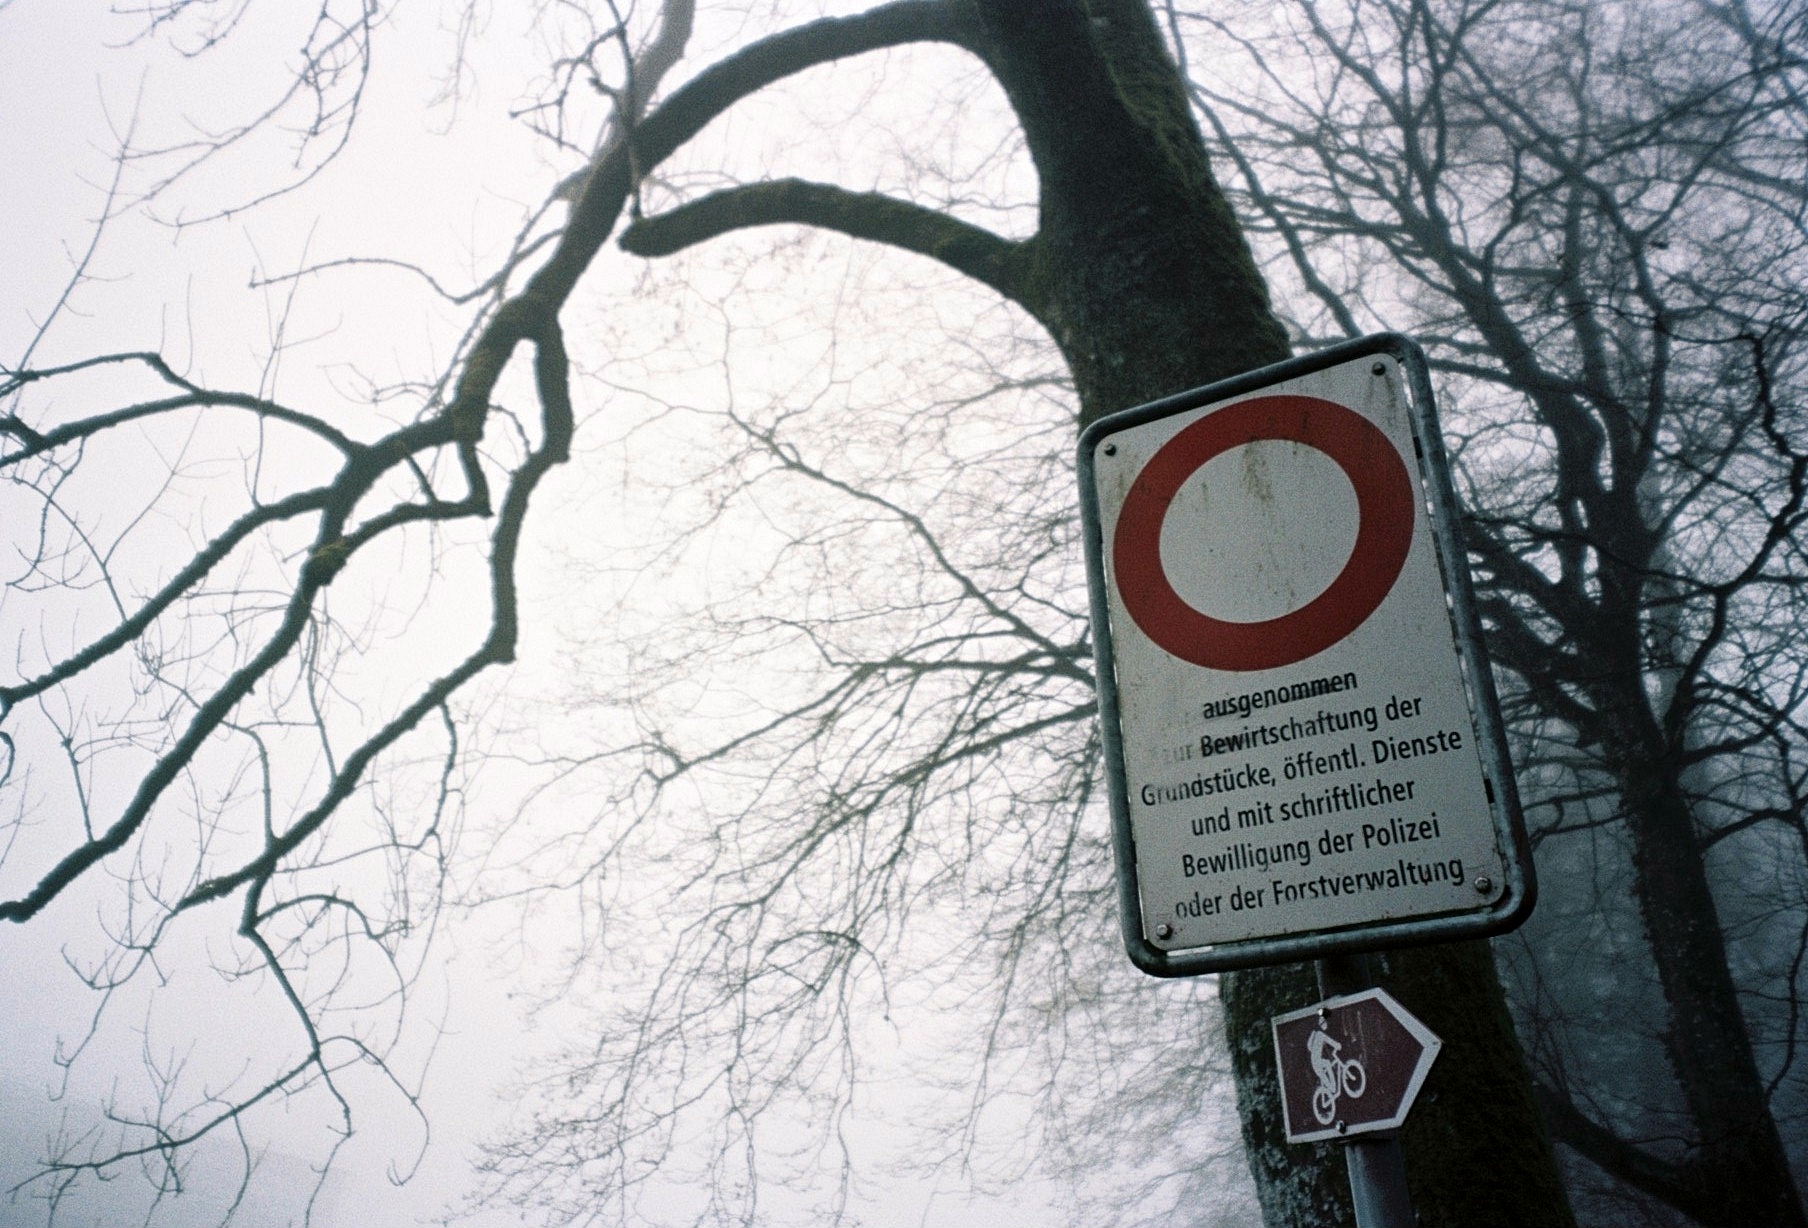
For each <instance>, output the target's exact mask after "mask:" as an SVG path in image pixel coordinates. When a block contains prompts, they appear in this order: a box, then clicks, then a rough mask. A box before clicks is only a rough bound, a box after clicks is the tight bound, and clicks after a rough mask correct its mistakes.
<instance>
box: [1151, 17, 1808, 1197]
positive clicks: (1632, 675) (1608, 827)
mask: <svg viewBox="0 0 1808 1228" xmlns="http://www.w3.org/2000/svg"><path fill="white" fill-rule="evenodd" d="M1168 15H1169V17H1170V20H1171V23H1172V25H1173V28H1174V29H1176V30H1177V31H1179V32H1180V34H1181V36H1182V37H1183V39H1185V40H1191V42H1192V45H1193V46H1194V47H1195V48H1197V49H1200V50H1198V51H1196V54H1202V53H1203V49H1204V48H1213V49H1221V48H1222V47H1223V46H1224V45H1225V43H1226V41H1227V40H1229V41H1231V42H1234V43H1235V44H1236V45H1238V46H1239V47H1240V48H1241V49H1242V50H1243V52H1244V53H1245V54H1246V56H1247V57H1248V62H1249V63H1250V64H1251V65H1252V66H1253V67H1254V69H1255V70H1256V75H1255V76H1254V77H1253V78H1252V79H1251V80H1250V83H1249V84H1248V87H1247V88H1227V87H1225V86H1223V85H1221V84H1218V83H1217V82H1215V81H1213V80H1211V79H1207V78H1205V77H1199V78H1197V81H1196V87H1195V88H1196V97H1197V98H1198V99H1199V102H1200V105H1201V106H1202V108H1203V110H1204V113H1205V114H1206V115H1207V116H1208V117H1209V118H1210V119H1211V121H1212V123H1213V124H1214V126H1215V128H1216V131H1217V134H1218V136H1219V137H1220V138H1221V140H1222V141H1223V142H1224V145H1223V148H1224V150H1225V152H1226V154H1227V156H1229V157H1230V158H1232V159H1233V160H1234V161H1235V163H1236V165H1237V168H1238V172H1239V175H1238V182H1239V186H1240V188H1241V194H1242V200H1243V201H1244V203H1245V205H1246V208H1247V211H1248V214H1249V216H1251V217H1252V218H1259V219H1261V222H1260V223H1259V225H1260V228H1261V229H1262V230H1263V232H1264V233H1265V234H1266V235H1267V236H1269V237H1270V238H1271V240H1272V243H1273V246H1272V249H1271V250H1272V251H1273V252H1274V260H1275V267H1276V268H1277V269H1281V268H1285V269H1287V270H1289V273H1290V280H1291V281H1292V282H1293V284H1294V285H1295V286H1296V287H1298V289H1299V291H1300V293H1299V294H1298V295H1297V296H1296V297H1294V298H1292V299H1290V300H1289V302H1290V303H1293V304H1296V305H1297V309H1298V310H1299V312H1300V315H1299V317H1298V320H1299V327H1300V328H1301V329H1302V331H1303V332H1304V333H1306V334H1307V335H1309V336H1315V337H1323V336H1340V335H1354V334H1355V333H1357V332H1359V331H1362V330H1365V329H1373V328H1375V327H1377V326H1389V327H1395V328H1400V329H1403V330H1407V331H1411V332H1413V333H1415V334H1416V335H1417V336H1419V337H1420V338H1421V339H1422V340H1424V341H1425V342H1426V343H1427V344H1428V345H1429V346H1430V347H1431V349H1432V353H1433V355H1434V363H1435V365H1436V367H1437V368H1438V369H1439V370H1440V371H1441V372H1443V373H1444V376H1445V387H1446V389H1447V411H1446V420H1447V422H1448V423H1450V424H1451V425H1452V426H1453V427H1454V428H1455V430H1456V432H1457V434H1458V436H1459V440H1460V444H1459V447H1458V449H1457V457H1458V465H1459V469H1460V472H1461V474H1462V480H1463V482H1464V484H1465V486H1466V491H1465V494H1466V497H1467V502H1468V504H1469V506H1470V507H1471V508H1472V509H1473V514H1472V518H1471V520H1470V523H1469V543H1470V548H1471V550H1472V552H1473V556H1474V559H1475V562H1476V566H1477V581H1478V590H1479V592H1480V594H1481V600H1482V602H1483V612H1484V618H1485V621H1486V623H1487V627H1488V634H1489V639H1490V645H1491V648H1492V651H1493V654H1494V659H1495V662H1496V665H1497V667H1498V669H1499V671H1500V673H1501V678H1502V683H1503V688H1504V690H1505V693H1506V694H1507V695H1508V697H1509V698H1508V700H1507V703H1508V706H1509V709H1510V717H1511V719H1512V721H1513V723H1514V726H1515V729H1516V731H1517V734H1518V737H1519V744H1520V758H1521V768H1522V772H1523V774H1524V775H1523V779H1524V781H1525V784H1526V788H1525V792H1526V794H1527V796H1528V798H1529V799H1530V800H1531V802H1532V803H1533V806H1532V815H1533V818H1534V821H1535V824H1536V835H1535V838H1536V840H1537V842H1538V846H1539V859H1540V868H1541V872H1542V877H1543V878H1544V880H1545V882H1546V884H1547V887H1546V892H1545V903H1544V905H1543V906H1542V907H1543V910H1544V915H1543V918H1542V923H1541V924H1538V925H1536V926H1534V927H1533V929H1532V930H1531V931H1530V932H1531V934H1532V937H1531V939H1530V940H1529V941H1526V942H1523V943H1521V944H1518V945H1516V946H1515V947H1514V948H1513V950H1514V952H1515V954H1514V957H1513V965H1514V969H1515V977H1516V979H1517V993H1518V998H1519V1001H1518V1006H1519V1009H1520V1011H1521V1013H1522V1017H1523V1018H1524V1020H1525V1023H1526V1026H1527V1028H1528V1029H1529V1033H1528V1035H1529V1038H1530V1043H1531V1047H1532V1050H1533V1053H1534V1055H1535V1057H1536V1059H1537V1065H1538V1070H1539V1076H1540V1084H1539V1094H1540V1099H1541V1103H1542V1104H1543V1106H1544V1109H1545V1113H1546V1117H1547V1120H1548V1121H1549V1122H1550V1123H1551V1126H1552V1128H1553V1130H1554V1131H1555V1132H1556V1135H1557V1137H1558V1138H1559V1139H1561V1140H1562V1142H1563V1143H1564V1144H1566V1145H1567V1146H1568V1147H1569V1148H1572V1149H1573V1151H1574V1153H1575V1154H1576V1155H1578V1156H1581V1157H1584V1158H1585V1159H1586V1160H1587V1161H1589V1163H1590V1164H1592V1165H1594V1166H1598V1169H1599V1170H1600V1171H1602V1172H1604V1173H1606V1174H1609V1175H1611V1176H1612V1177H1613V1178H1615V1179H1617V1181H1619V1182H1622V1183H1624V1186H1625V1187H1630V1188H1631V1189H1634V1190H1637V1191H1639V1192H1640V1193H1641V1194H1643V1195H1645V1196H1647V1198H1649V1199H1651V1200H1655V1201H1657V1202H1659V1203H1663V1204H1668V1205H1669V1206H1670V1207H1672V1208H1675V1209H1676V1210H1679V1211H1681V1212H1683V1213H1685V1214H1686V1215H1687V1216H1689V1217H1691V1218H1692V1219H1694V1220H1696V1221H1698V1222H1701V1223H1704V1224H1728V1225H1731V1224H1749V1223H1767V1224H1768V1223H1775V1224H1782V1223H1800V1222H1802V1207H1801V1197H1800V1194H1799V1189H1798V1185H1797V1182H1798V1180H1799V1177H1800V1174H1799V1173H1793V1172H1792V1171H1791V1165H1790V1162H1789V1155H1790V1153H1791V1152H1792V1151H1793V1152H1794V1153H1795V1154H1797V1155H1799V1154H1800V1139H1801V1114H1802V1112H1803V1108H1804V1105H1803V1079H1802V1072H1801V1067H1800V1065H1799V1061H1798V1057H1797V1050H1798V1047H1799V1044H1800V1041H1801V1039H1802V1032H1801V1021H1800V1010H1799V1006H1800V1003H1801V1001H1802V993H1803V984H1802V980H1801V972H1802V964H1803V958H1804V954H1805V953H1808V948H1805V947H1804V945H1803V944H1804V938H1805V936H1808V929H1805V928H1804V924H1805V922H1808V913H1805V911H1804V904H1805V902H1808V901H1805V897H1804V894H1803V884H1804V882H1805V881H1808V874H1805V873H1804V870H1805V869H1808V862H1805V861H1804V853H1805V851H1808V845H1805V844H1804V836H1805V835H1808V829H1805V828H1804V827H1803V821H1802V812H1803V801H1804V798H1803V794H1802V787H1803V776H1802V772H1801V768H1800V759H1801V756H1802V751H1803V741H1802V739H1803V734H1804V725H1803V720H1802V700H1803V690H1802V686H1803V681H1802V680H1803V674H1802V662H1803V654H1804V647H1805V641H1804V622H1803V618H1804V610H1803V607H1802V605H1801V601H1800V593H1801V591H1802V583H1803V575H1804V572H1803V563H1804V560H1803V558H1802V554H1801V550H1800V542H1799V534H1800V527H1801V524H1802V518H1803V512H1804V496H1805V494H1808V484H1805V483H1808V439H1805V438H1804V436H1803V433H1802V421H1801V412H1800V410H1801V400H1802V396H1803V353H1802V337H1803V334H1802V329H1803V325H1804V321H1805V319H1808V298H1804V295H1803V290H1802V286H1803V284H1804V283H1803V273H1804V271H1805V266H1804V257H1805V254H1808V231H1805V230H1804V225H1803V219H1804V205H1805V203H1808V197H1805V196H1804V187H1803V177H1802V169H1803V138H1804V133H1805V132H1808V109H1805V108H1804V105H1803V94H1802V90H1803V87H1804V85H1805V84H1808V79H1805V77H1804V70H1805V68H1808V61H1805V60H1804V56H1803V49H1804V42H1803V40H1804V37H1805V36H1808V26H1805V25H1804V20H1803V16H1802V14H1801V13H1800V12H1799V11H1797V10H1795V9H1794V8H1793V7H1792V6H1787V5H1784V6H1769V7H1762V8H1760V7H1754V6H1749V5H1747V4H1744V3H1741V2H1737V0H1735V2H1733V3H1727V4H1718V3H1686V4H1674V5H1660V6H1650V5H1640V6H1622V5H1601V4H1580V5H1546V4H1537V5H1518V4H1470V3H1451V4H1439V3H1431V2H1429V0H1400V2H1398V3H1392V2H1390V3H1381V4H1350V5H1343V6H1324V5H1306V6H1300V7H1298V8H1291V9H1288V10H1286V11H1285V14H1284V16H1283V17H1282V19H1281V20H1279V21H1277V22H1276V23H1274V28H1272V29H1270V30H1266V31H1263V32H1260V33H1252V32H1251V30H1250V29H1249V28H1245V27H1240V26H1238V25H1236V24H1234V23H1232V22H1227V21H1223V20H1219V19H1217V17H1216V16H1215V15H1213V14H1210V13H1206V14H1203V15H1201V16H1199V17H1197V18H1183V17H1182V16H1181V15H1180V14H1179V13H1178V12H1177V11H1176V10H1175V9H1174V8H1173V7H1170V9H1169V14H1168ZM1183 45H1185V44H1184V43H1183ZM1302 63H1303V65H1304V66H1303V67H1302ZM1283 275H1287V274H1283ZM1314 300H1316V301H1314ZM1628 905H1630V907H1628ZM1641 930H1642V934H1640V933H1639V931H1641ZM1628 931H1630V933H1628ZM1633 935H1637V937H1633ZM1597 956H1598V957H1603V958H1596V957H1597ZM1646 969H1649V972H1646V971H1644V970H1646ZM1257 1009H1260V1007H1259V1006H1258V1007H1257ZM1635 1038H1636V1039H1635ZM1641 1045H1642V1046H1643V1048H1641V1047H1640V1046H1641ZM1647 1054H1648V1056H1643V1055H1647ZM1641 1067H1642V1068H1641ZM1655 1068H1667V1071H1668V1075H1669V1079H1668V1080H1667V1081H1665V1080H1657V1081H1653V1080H1652V1079H1651V1077H1650V1073H1649V1072H1650V1071H1651V1070H1652V1069H1655ZM1786 1138H1787V1139H1790V1140H1794V1145H1793V1146H1792V1147H1791V1146H1786V1145H1785V1141H1784V1140H1785V1139H1786ZM1622 1188H1623V1187H1622ZM1626 1213H1628V1212H1626V1210H1625V1207H1624V1206H1621V1207H1620V1209H1619V1211H1618V1212H1615V1211H1612V1210H1609V1211H1607V1212H1605V1214H1608V1215H1614V1214H1626Z"/></svg>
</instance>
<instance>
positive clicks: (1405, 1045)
mask: <svg viewBox="0 0 1808 1228" xmlns="http://www.w3.org/2000/svg"><path fill="white" fill-rule="evenodd" d="M1442 1047H1443V1042H1442V1041H1440V1040H1439V1039H1438V1038H1437V1037H1436V1036H1435V1035H1433V1033H1432V1031H1431V1029H1429V1028H1427V1027H1426V1026H1425V1025H1424V1024H1422V1023H1420V1022H1419V1021H1418V1020H1417V1019H1414V1018H1413V1017H1412V1015H1411V1014H1410V1013H1408V1011H1407V1009H1406V1008H1405V1007H1404V1006H1401V1005H1400V1004H1399V1003H1398V1002H1396V1001H1394V1000H1393V999H1392V998H1391V997H1389V996H1388V995H1387V994H1386V993H1385V992H1384V991H1382V990H1380V989H1365V990H1362V991H1361V992H1359V993H1354V994H1348V995H1339V996H1337V997H1332V998H1326V999H1325V1000H1324V1001H1323V1002H1320V1003H1318V1004H1317V1005H1316V1006H1308V1007H1305V1008H1304V1009H1302V1010H1296V1011H1289V1012H1288V1013H1287V1014H1285V1015H1280V1016H1277V1017H1276V1018H1275V1020H1274V1057H1275V1064H1276V1065H1277V1066H1279V1067H1280V1074H1281V1110H1282V1113H1283V1114H1284V1116H1285V1118H1286V1125H1287V1141H1288V1142H1290V1143H1316V1142H1318V1141H1319V1140H1321V1139H1332V1138H1350V1137H1352V1136H1354V1135H1359V1134H1363V1133H1368V1132H1373V1131H1376V1130H1397V1129H1399V1128H1400V1126H1401V1124H1402V1123H1403V1122H1404V1121H1405V1120H1406V1111H1407V1110H1408V1109H1409V1108H1411V1107H1412V1102H1413V1097H1414V1096H1416V1095H1418V1094H1419V1089H1420V1088H1421V1087H1423V1086H1424V1084H1425V1078H1426V1076H1427V1075H1428V1074H1429V1073H1430V1072H1431V1063H1432V1061H1433V1060H1434V1059H1435V1058H1436V1057H1437V1055H1438V1050H1439V1049H1440V1048H1442Z"/></svg>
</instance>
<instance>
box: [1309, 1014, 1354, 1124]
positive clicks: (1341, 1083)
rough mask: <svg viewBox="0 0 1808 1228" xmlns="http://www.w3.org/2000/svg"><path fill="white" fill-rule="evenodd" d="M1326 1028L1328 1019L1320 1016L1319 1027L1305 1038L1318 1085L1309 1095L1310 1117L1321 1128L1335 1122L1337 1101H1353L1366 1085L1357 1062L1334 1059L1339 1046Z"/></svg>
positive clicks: (1328, 1025)
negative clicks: (1347, 1099) (1310, 1101)
mask: <svg viewBox="0 0 1808 1228" xmlns="http://www.w3.org/2000/svg"><path fill="white" fill-rule="evenodd" d="M1329 1029H1330V1019H1329V1017H1328V1016H1326V1015H1323V1014H1321V1015H1320V1016H1319V1026H1318V1027H1316V1028H1313V1029H1312V1031H1311V1033H1310V1034H1309V1035H1308V1036H1307V1037H1306V1052H1307V1054H1308V1056H1309V1058H1310V1060H1311V1062H1312V1073H1313V1074H1315V1075H1317V1076H1318V1086H1317V1087H1316V1088H1315V1089H1314V1090H1313V1092H1312V1116H1314V1117H1316V1118H1318V1123H1319V1124H1320V1125H1321V1126H1328V1125H1330V1124H1331V1123H1332V1122H1333V1121H1335V1120H1336V1119H1337V1102H1338V1100H1339V1099H1341V1098H1342V1097H1344V1096H1348V1097H1349V1098H1350V1099H1352V1100H1355V1099H1357V1098H1358V1097H1359V1096H1361V1095H1362V1093H1363V1091H1364V1090H1365V1088H1366V1087H1367V1085H1368V1075H1367V1072H1365V1071H1364V1070H1363V1069H1362V1063H1361V1062H1359V1061H1357V1060H1356V1059H1355V1058H1342V1057H1339V1056H1338V1054H1339V1053H1341V1052H1342V1051H1343V1045H1341V1044H1340V1043H1338V1041H1337V1040H1335V1039H1334V1038H1333V1037H1332V1036H1331V1033H1330V1030H1329Z"/></svg>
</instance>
